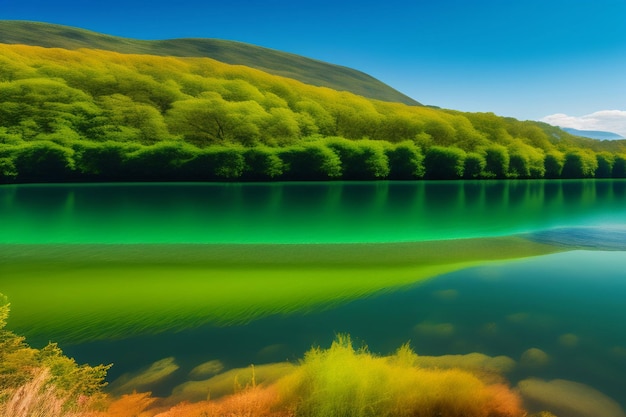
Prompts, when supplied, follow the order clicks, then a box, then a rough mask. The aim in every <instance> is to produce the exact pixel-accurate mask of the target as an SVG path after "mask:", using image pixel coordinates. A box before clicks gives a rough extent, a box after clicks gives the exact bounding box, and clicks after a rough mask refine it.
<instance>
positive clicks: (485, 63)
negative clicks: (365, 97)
mask: <svg viewBox="0 0 626 417" xmlns="http://www.w3.org/2000/svg"><path fill="white" fill-rule="evenodd" d="M0 19H20V20H33V21H45V22H52V23H58V24H65V25H70V26H77V27H82V28H86V29H90V30H95V31H98V32H103V33H108V34H112V35H118V36H126V37H133V38H139V39H166V38H180V37H211V38H221V39H230V40H237V41H242V42H248V43H252V44H255V45H260V46H265V47H269V48H273V49H279V50H283V51H288V52H293V53H296V54H300V55H305V56H308V57H312V58H316V59H320V60H323V61H328V62H332V63H335V64H340V65H345V66H348V67H352V68H356V69H359V70H361V71H364V72H367V73H369V74H371V75H373V76H375V77H376V78H378V79H380V80H382V81H384V82H385V83H387V84H389V85H391V86H393V87H394V88H396V89H398V90H400V91H402V92H403V93H405V94H407V95H409V96H411V97H413V98H415V99H416V100H418V101H420V102H422V103H425V104H433V105H438V106H441V107H446V108H453V109H458V110H463V111H491V112H494V113H496V114H499V115H503V116H511V117H516V118H519V119H531V120H540V119H544V120H546V121H550V122H551V123H556V124H562V125H570V127H575V128H579V129H594V130H612V131H617V132H618V133H621V134H622V135H623V136H626V0H567V1H566V0H526V1H512V0H511V1H510V0H473V1H461V0H438V1H433V0H427V1H426V0H417V1H400V0H385V1H372V0H359V1H354V0H347V1H338V0H317V1H308V0H307V1H297V0H291V1H286V0H265V1H252V0H230V1H224V0H222V1H211V0H209V1H195V0H178V1H176V2H172V1H161V0H151V1H133V0H126V1H122V0H108V1H100V0H91V1H85V0H80V1H78V0H57V1H51V0H0ZM547 116H548V118H546V117H547Z"/></svg>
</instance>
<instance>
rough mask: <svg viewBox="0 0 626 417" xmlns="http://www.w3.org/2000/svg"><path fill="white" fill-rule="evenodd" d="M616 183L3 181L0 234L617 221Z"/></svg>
mask: <svg viewBox="0 0 626 417" xmlns="http://www.w3.org/2000/svg"><path fill="white" fill-rule="evenodd" d="M625 196H626V182H625V181H620V180H607V181H600V180H599V181H554V182H551V181H506V182H503V181H493V182H473V181H465V182H463V181H460V182H438V183H433V182H365V183H349V182H337V183H278V184H276V183H273V184H239V183H237V184H204V183H203V184H175V183H174V184H122V185H120V184H100V185H91V184H89V185H82V184H79V185H15V186H11V185H9V186H3V187H1V188H0V219H6V220H8V221H4V222H3V227H2V228H0V243H339V242H343V243H350V242H352V243H354V242H406V241H421V240H436V239H456V238H468V237H481V236H505V235H510V234H514V233H523V232H532V231H538V230H545V229H548V228H552V227H559V226H577V225H581V224H583V225H607V224H608V225H615V224H626V205H624V204H623V203H624V199H625V198H626V197H625Z"/></svg>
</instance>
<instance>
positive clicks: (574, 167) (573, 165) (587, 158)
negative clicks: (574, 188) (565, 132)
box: [561, 150, 598, 178]
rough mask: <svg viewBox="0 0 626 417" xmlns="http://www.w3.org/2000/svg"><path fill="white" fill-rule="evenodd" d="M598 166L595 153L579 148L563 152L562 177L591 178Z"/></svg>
mask: <svg viewBox="0 0 626 417" xmlns="http://www.w3.org/2000/svg"><path fill="white" fill-rule="evenodd" d="M597 168H598V161H597V159H596V157H595V155H591V154H589V153H586V152H583V151H581V150H571V151H568V152H567V153H566V154H565V162H564V163H563V171H562V173H561V176H562V177H563V178H591V177H593V176H594V174H595V171H596V169H597Z"/></svg>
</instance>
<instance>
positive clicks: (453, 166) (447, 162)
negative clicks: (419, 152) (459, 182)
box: [424, 146, 465, 180]
mask: <svg viewBox="0 0 626 417" xmlns="http://www.w3.org/2000/svg"><path fill="white" fill-rule="evenodd" d="M464 165H465V152H464V151H463V150H462V149H459V148H454V147H450V148H446V147H441V146H433V147H431V148H430V149H428V151H426V155H425V158H424V167H425V168H426V174H425V177H426V178H427V179H432V180H453V179H458V178H462V177H463V170H464V168H465V166H464Z"/></svg>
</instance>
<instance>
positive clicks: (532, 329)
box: [0, 180, 626, 417]
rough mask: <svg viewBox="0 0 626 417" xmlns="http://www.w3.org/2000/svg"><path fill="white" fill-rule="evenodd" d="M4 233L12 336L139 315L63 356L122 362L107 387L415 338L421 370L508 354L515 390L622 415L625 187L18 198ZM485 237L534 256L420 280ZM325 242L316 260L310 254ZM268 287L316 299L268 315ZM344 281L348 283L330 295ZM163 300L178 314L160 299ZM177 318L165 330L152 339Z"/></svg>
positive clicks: (208, 187) (270, 188)
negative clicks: (436, 259)
mask: <svg viewBox="0 0 626 417" xmlns="http://www.w3.org/2000/svg"><path fill="white" fill-rule="evenodd" d="M0 219H2V227H1V228H0V250H2V251H3V253H0V292H3V293H6V295H8V296H9V298H10V300H12V312H13V313H14V319H13V321H11V320H10V321H9V325H11V324H12V323H13V324H15V325H16V326H17V327H18V328H19V330H20V331H21V332H22V333H24V334H26V335H27V337H29V341H31V343H33V344H34V345H43V344H45V343H47V341H48V340H50V338H51V337H52V338H55V334H56V335H58V336H59V337H62V336H63V333H62V332H61V333H55V332H56V331H58V329H59V328H62V327H63V326H64V325H65V324H64V323H72V322H78V321H80V320H82V319H83V318H84V317H83V316H87V315H88V316H93V317H94V318H103V317H105V318H107V319H108V321H97V320H95V319H94V320H93V322H92V323H108V324H107V325H111V323H115V322H116V321H117V322H119V323H123V322H127V321H128V319H129V316H130V315H132V318H133V319H135V318H137V319H138V320H137V321H136V325H134V326H132V327H131V326H127V327H124V326H121V327H119V328H118V329H117V330H118V331H117V333H115V337H109V336H107V337H91V336H90V337H87V338H85V339H83V340H74V341H72V339H69V338H68V339H67V340H65V343H63V344H62V347H63V348H64V350H65V351H66V352H67V353H68V354H69V355H70V356H72V357H74V358H76V360H77V361H79V362H89V363H92V364H96V363H114V367H113V368H112V369H111V371H110V374H109V379H110V381H111V382H113V381H115V380H116V379H117V378H119V377H121V376H123V375H124V374H127V373H130V374H133V373H137V372H141V371H142V370H145V369H146V368H147V367H149V366H150V365H151V364H153V363H155V362H158V361H160V360H163V359H164V358H173V359H170V360H171V361H174V363H175V364H176V365H177V366H178V368H176V370H175V371H173V372H172V373H170V374H167V375H166V376H164V377H163V378H160V379H155V380H153V381H151V382H150V383H149V384H147V385H141V386H139V387H138V388H141V389H150V390H152V391H153V392H154V393H155V394H157V395H162V396H167V395H169V394H170V393H171V392H172V390H173V389H175V388H176V387H177V386H179V385H180V384H183V383H185V382H186V381H188V380H189V378H190V376H189V373H190V371H191V370H192V369H193V368H194V367H196V366H197V365H199V364H202V363H206V362H208V361H218V362H219V363H220V364H221V366H222V367H223V370H228V369H233V368H238V367H246V366H249V365H250V364H252V363H254V364H265V363H272V362H281V361H292V362H295V361H297V360H298V359H299V358H301V357H302V355H303V354H304V352H305V351H307V350H308V349H309V348H310V347H311V346H314V345H321V346H328V345H329V344H330V343H331V341H332V340H333V339H334V338H335V335H336V334H337V333H350V334H351V335H352V337H353V338H354V339H356V340H357V341H363V342H364V343H366V344H367V345H368V346H369V347H370V350H372V351H374V352H377V353H380V354H388V353H391V352H392V351H394V350H395V349H396V348H398V347H399V346H400V345H402V344H404V343H406V342H408V341H410V343H411V345H412V347H413V348H414V349H415V350H416V351H417V352H418V353H419V354H420V355H423V356H441V355H467V354H471V353H481V354H484V355H488V356H491V357H496V356H506V357H508V358H510V360H511V361H512V363H513V365H512V366H511V367H509V368H508V369H507V370H506V372H505V373H504V376H505V377H506V378H507V380H508V381H509V382H510V383H511V384H512V385H514V386H515V385H516V384H517V383H519V382H520V381H524V380H528V379H529V378H540V379H543V380H546V381H550V380H554V379H563V380H567V381H574V382H576V383H578V384H583V385H584V386H585V387H586V389H587V390H592V391H593V392H600V393H601V395H603V396H604V397H603V398H606V397H608V398H611V399H612V400H614V401H616V402H618V403H619V404H621V406H622V407H626V393H625V391H624V388H623V387H624V386H626V378H625V375H626V331H624V323H626V308H625V307H624V303H623V300H625V299H626V272H625V271H626V253H625V252H624V251H625V250H626V181H622V180H606V181H601V180H600V181H554V182H551V181H528V182H524V181H510V182H497V181H494V182H441V183H429V182H398V183H385V182H381V183H343V182H338V183H283V184H124V185H114V184H100V185H87V184H80V185H25V186H6V187H0ZM489 236H502V237H505V238H506V237H510V238H511V239H513V240H510V241H508V240H506V241H504V240H503V241H502V242H507V244H508V245H517V244H519V245H520V247H519V251H520V256H519V257H517V258H518V259H514V258H515V257H510V259H509V257H504V258H503V259H500V260H497V259H498V258H497V257H494V258H489V259H490V261H489V262H486V261H485V262H477V263H473V264H468V265H465V266H463V267H459V268H451V269H450V270H449V271H444V270H442V271H441V272H440V273H439V272H437V273H435V274H434V275H433V276H432V277H430V279H428V280H418V279H417V277H416V278H415V280H414V281H412V280H411V274H413V273H415V274H416V276H417V274H418V272H419V271H420V268H422V267H424V265H427V264H428V263H429V256H435V255H436V254H433V253H431V252H428V250H427V248H428V247H430V246H432V247H435V245H440V246H436V247H438V248H439V247H441V248H442V249H441V250H442V251H450V252H449V253H445V256H444V255H442V259H449V260H450V261H451V262H452V261H454V260H455V259H456V258H461V252H465V251H466V250H469V249H470V248H464V246H463V245H464V242H468V243H467V244H468V245H480V242H481V240H480V239H472V240H467V241H465V240H458V239H469V238H485V237H489ZM435 240H436V241H439V242H433V241H435ZM447 240H449V241H448V243H446V242H443V243H442V242H441V241H447ZM420 241H426V242H427V243H425V244H423V245H425V246H420V245H416V246H411V245H407V246H398V248H402V249H401V250H402V251H404V252H407V253H408V254H402V256H400V255H398V259H400V260H402V262H409V261H407V260H410V262H415V263H416V264H415V265H408V266H407V268H406V269H394V262H395V261H394V259H396V258H392V257H391V254H392V253H393V251H394V250H395V249H394V248H396V246H391V247H390V246H384V245H379V246H376V245H373V246H368V247H367V251H369V252H364V253H365V254H364V255H363V256H362V257H359V256H355V252H356V253H358V252H359V251H361V249H359V248H362V247H360V246H354V245H351V244H356V243H364V242H370V243H378V244H380V243H393V242H420ZM498 242H499V241H498ZM253 243H254V244H256V245H258V246H253V245H251V244H253ZM311 243H313V244H315V245H314V246H311V248H313V247H314V248H315V251H311V259H312V261H311V262H309V263H307V262H305V261H306V253H307V252H306V246H295V245H294V244H311ZM339 243H348V245H338V244H339ZM91 244H95V245H99V246H97V251H96V252H94V249H93V247H92V246H91ZM184 244H193V245H189V246H186V245H184ZM215 244H236V245H240V244H246V245H245V246H244V247H245V248H248V249H246V250H248V252H254V251H259V254H256V255H255V254H254V253H248V252H237V251H235V252H232V251H231V252H228V251H220V250H213V251H212V252H210V256H209V255H208V252H204V251H205V249H206V248H221V246H219V245H217V246H215ZM278 244H291V245H278ZM522 244H523V245H524V248H526V249H522V246H521V245H522ZM529 245H530V246H532V247H533V248H534V249H533V251H532V252H531V251H528V249H527V248H528V247H530V246H529ZM533 245H537V246H533ZM290 247H293V248H292V249H289V248H290ZM203 248H205V249H203ZM268 248H269V249H268ZM303 248H304V249H303ZM355 248H356V249H355ZM390 248H391V249H390ZM485 248H487V249H485V250H487V251H495V252H498V251H499V249H498V247H497V245H496V246H493V245H491V246H485ZM238 250H239V249H238ZM398 250H400V249H398ZM413 250H415V251H418V252H420V253H418V254H417V255H420V256H414V257H412V256H410V252H411V251H413ZM157 251H160V252H157ZM502 251H504V249H502ZM120 253H123V256H121V255H120ZM159 253H160V254H162V255H159ZM237 253H240V254H241V253H243V254H245V256H242V257H240V258H236V257H235V258H233V256H235V255H233V254H237ZM266 253H267V254H268V255H267V256H265V254H266ZM477 253H481V252H480V251H478V252H477ZM320 254H321V255H320ZM331 255H332V256H331ZM464 256H465V255H464ZM472 256H473V255H472ZM56 258H58V259H56ZM122 258H123V261H120V259H122ZM199 258H201V259H202V262H200V261H198V259H199ZM296 258H297V259H298V261H297V262H296V261H295V260H294V261H293V263H290V262H291V260H293V259H296ZM331 258H332V262H331V263H328V264H324V265H322V267H320V268H319V269H316V268H317V267H319V265H316V262H317V261H318V260H320V259H322V260H327V259H331ZM374 258H375V259H374ZM342 259H345V263H342V262H341V261H340V260H342ZM477 259H478V258H477ZM480 259H487V258H480ZM494 259H496V260H494ZM298 262H300V263H298ZM324 262H326V261H324ZM368 262H370V263H368ZM359 265H360V267H359ZM403 267H404V266H403ZM413 267H415V269H411V268H413ZM272 268H273V269H272ZM359 268H360V269H359ZM190 271H191V272H190ZM208 271H209V272H210V273H209V272H208ZM216 271H217V272H216ZM450 271H452V272H450ZM117 272H119V275H118V274H117ZM183 272H184V274H187V275H184V274H183ZM366 272H367V273H366ZM279 273H280V274H283V275H284V276H280V277H277V276H275V275H279ZM190 274H191V275H190ZM203 274H204V275H203ZM255 274H258V275H255ZM263 274H265V275H263ZM342 274H343V276H342ZM355 274H356V275H355ZM367 274H369V275H367ZM353 275H354V276H353ZM392 275H393V279H392ZM257 276H258V277H261V278H259V279H267V282H271V283H272V284H271V285H272V286H273V287H270V288H267V289H265V290H263V292H264V293H267V294H270V295H272V294H274V293H276V294H279V295H280V293H281V291H282V290H283V288H279V287H281V286H282V285H284V286H285V287H287V286H288V285H289V286H292V287H293V288H295V289H296V290H297V289H298V288H299V287H302V288H303V289H304V288H306V291H307V293H298V292H297V291H296V292H295V293H294V292H293V291H292V292H285V295H283V297H294V294H296V295H297V297H301V298H302V299H301V300H296V301H294V300H291V299H290V300H286V299H285V298H282V299H281V298H280V297H279V296H277V297H276V298H268V299H267V304H262V303H257V301H258V299H259V298H261V292H260V291H259V292H256V293H255V292H254V291H257V289H255V290H254V291H252V292H250V291H249V290H250V288H251V287H250V286H249V285H248V284H249V283H250V282H251V281H246V280H250V279H252V280H254V279H257V278H256V277H257ZM51 280H53V282H51ZM341 280H345V281H346V283H350V286H349V287H348V286H341V287H328V288H330V290H329V289H328V288H326V287H327V286H328V285H330V284H329V282H333V284H336V282H335V281H341ZM239 281H241V285H238V284H237V282H239ZM311 281H315V283H319V286H320V287H322V286H323V287H325V288H326V289H325V291H321V292H319V293H316V295H315V297H322V298H323V297H329V299H330V297H331V295H332V297H333V300H334V301H333V302H332V303H327V304H324V303H319V302H318V301H320V300H317V299H316V300H317V301H316V303H307V302H306V301H307V300H308V299H310V298H312V297H313V295H312V293H311V292H309V291H313V290H316V289H317V288H316V285H315V283H314V284H311ZM418 281H419V282H418ZM233 282H234V283H235V284H233ZM360 282H362V286H363V288H359V283H360ZM387 282H389V283H390V284H389V285H386V284H385V283H387ZM392 282H393V284H391V283H392ZM157 283H158V286H159V287H160V288H161V289H160V290H159V291H161V292H160V293H158V294H157V293H156V292H154V291H153V288H151V287H152V286H155V287H156V284H157ZM281 283H282V284H281ZM354 283H357V285H356V286H354ZM374 284H379V285H374ZM230 285H234V286H230ZM168 286H169V290H168ZM366 286H367V288H366ZM231 288H233V289H234V290H232V291H231V290H230V289H231ZM335 288H340V289H337V290H336V291H340V292H342V293H341V294H335V293H334V291H335ZM217 289H222V290H224V292H223V293H220V295H219V297H218V298H219V299H220V300H221V301H220V304H219V306H218V305H217V304H215V305H213V304H209V305H206V304H204V305H203V304H202V302H203V301H202V300H203V298H202V297H201V296H202V292H211V291H214V290H217ZM155 291H156V290H155ZM163 291H168V292H169V293H170V294H171V297H170V298H171V299H170V300H168V299H164V300H165V302H162V299H161V298H158V299H157V302H150V301H151V297H155V296H158V297H162V296H163V294H162V293H163ZM229 291H231V292H229ZM343 292H345V294H344V293H343ZM34 294H36V301H34V299H35V298H34ZM94 294H95V297H96V298H94ZM242 294H243V295H242ZM335 296H337V298H336V299H335V298H334V297H335ZM46 297H48V298H49V302H47V301H46V300H47V298H46ZM50 298H51V299H50ZM70 300H71V302H70ZM80 300H83V301H80ZM94 300H99V301H97V302H96V301H94ZM212 300H215V299H212ZM167 301H171V303H168V302H167ZM211 302H212V303H214V302H215V301H211ZM289 302H293V303H294V305H295V306H296V307H293V306H290V304H289ZM237 303H239V304H237ZM242 303H243V304H242ZM235 304H237V306H238V307H237V308H238V309H240V310H236V313H237V314H241V313H242V311H243V312H244V313H245V314H247V313H250V312H249V311H248V312H246V311H245V306H249V308H250V309H252V310H254V309H257V310H263V314H256V310H255V311H254V312H252V314H249V315H248V316H246V317H247V319H246V320H239V321H232V322H218V321H212V319H211V318H210V316H211V314H212V310H215V311H217V310H218V309H224V311H226V310H227V309H228V307H229V306H230V305H232V306H234V305H235ZM106 305H109V306H113V308H110V309H106ZM241 305H243V306H244V309H243V310H241ZM233 308H235V307H233ZM220 311H221V310H220ZM44 316H45V318H46V320H47V322H46V324H45V326H43V325H42V317H44ZM79 318H80V320H79ZM139 319H141V320H139ZM166 319H167V320H169V321H167V323H168V326H169V327H167V326H164V327H163V328H162V329H161V330H160V331H154V328H153V327H150V326H149V325H151V324H153V322H157V321H159V322H161V321H166ZM29 320H30V321H29ZM55 320H57V325H56V326H55V323H54V321H55ZM185 321H189V322H190V323H188V324H189V325H188V326H186V325H184V324H185V323H184V322H185ZM191 321H193V323H191ZM85 323H87V324H84V325H85V326H87V325H88V324H89V321H87V320H86V321H85ZM142 323H144V324H145V327H144V328H142V327H141V325H142ZM171 323H177V324H180V325H179V326H176V327H175V328H174V327H172V326H170V324H171ZM99 325H100V324H99ZM38 326H43V327H41V328H39V327H38ZM68 326H69V324H68ZM42 329H43V330H42ZM46 329H47V330H48V331H50V334H47V332H46V331H45V330H46ZM78 329H80V327H78ZM98 329H99V328H98V327H97V326H96V328H95V331H97V330H98ZM120 329H121V330H122V332H121V333H120V332H119V330H120ZM74 330H75V329H74ZM100 330H104V329H103V328H100ZM93 331H94V328H92V329H90V332H92V333H93ZM92 333H90V334H92ZM111 334H113V333H111ZM55 340H56V339H55ZM127 380H128V378H127ZM112 386H113V387H115V386H118V387H119V386H120V383H118V384H117V385H116V384H115V383H113V385H112ZM127 388H128V387H127ZM563 395H566V394H563ZM544 408H545V407H544ZM558 415H560V414H558ZM598 415H601V414H598ZM566 417H567V416H566Z"/></svg>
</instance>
